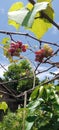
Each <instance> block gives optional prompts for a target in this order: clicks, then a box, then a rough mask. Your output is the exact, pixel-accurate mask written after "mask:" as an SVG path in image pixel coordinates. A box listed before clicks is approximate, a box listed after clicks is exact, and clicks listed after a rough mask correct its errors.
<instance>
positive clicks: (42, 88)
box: [39, 86, 47, 99]
mask: <svg viewBox="0 0 59 130" xmlns="http://www.w3.org/2000/svg"><path fill="white" fill-rule="evenodd" d="M39 93H40V94H39V97H41V98H43V99H47V91H46V88H45V87H43V86H41V88H40V91H39Z"/></svg>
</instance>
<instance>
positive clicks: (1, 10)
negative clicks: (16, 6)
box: [0, 0, 59, 78]
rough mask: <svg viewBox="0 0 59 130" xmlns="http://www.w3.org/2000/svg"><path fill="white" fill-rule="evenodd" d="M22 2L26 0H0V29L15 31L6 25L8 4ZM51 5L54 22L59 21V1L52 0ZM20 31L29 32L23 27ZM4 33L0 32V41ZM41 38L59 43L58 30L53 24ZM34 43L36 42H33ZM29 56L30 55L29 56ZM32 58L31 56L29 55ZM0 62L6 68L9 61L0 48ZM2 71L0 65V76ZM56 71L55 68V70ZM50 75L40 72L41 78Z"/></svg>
mask: <svg viewBox="0 0 59 130" xmlns="http://www.w3.org/2000/svg"><path fill="white" fill-rule="evenodd" d="M19 1H21V2H24V4H26V3H27V2H28V1H27V0H25V1H24V0H10V1H9V0H2V1H1V3H0V30H6V31H16V30H15V28H14V27H12V26H9V25H8V16H7V12H8V10H9V8H10V6H11V5H12V4H13V3H15V2H19ZM52 5H53V9H54V11H55V19H54V20H55V22H57V23H59V1H58V0H53V2H52ZM20 31H21V32H29V31H25V30H23V28H20ZM5 36H6V35H2V34H0V42H1V40H2V38H3V37H5ZM14 38H15V39H17V40H18V38H20V39H21V40H22V41H24V42H25V43H26V42H27V41H28V42H29V43H30V42H33V41H30V40H29V39H28V38H27V41H26V40H25V37H24V36H18V37H15V36H14ZM42 39H43V40H47V41H50V42H56V43H59V31H58V30H57V29H56V28H55V27H54V26H53V27H52V28H51V29H49V31H48V32H47V33H46V34H45V35H44V36H43V38H42ZM35 44H36V43H35ZM29 57H30V56H29ZM31 58H32V57H31ZM56 60H58V57H57V58H56V59H54V61H56ZM0 63H1V64H2V65H6V68H7V66H8V64H9V61H8V59H7V58H6V57H4V55H3V50H2V49H0ZM43 68H44V67H43V66H41V69H43ZM3 71H4V69H2V68H1V67H0V76H2V75H3ZM55 71H56V72H57V70H55ZM46 75H47V76H50V74H49V73H48V72H47V73H44V74H41V76H40V77H41V78H43V77H44V76H46Z"/></svg>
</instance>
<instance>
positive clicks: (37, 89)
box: [30, 86, 39, 101]
mask: <svg viewBox="0 0 59 130" xmlns="http://www.w3.org/2000/svg"><path fill="white" fill-rule="evenodd" d="M38 96H39V86H38V87H36V88H35V90H34V91H33V92H32V94H31V96H30V101H31V100H34V99H36V98H37V97H38Z"/></svg>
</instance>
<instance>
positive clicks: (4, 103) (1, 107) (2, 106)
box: [0, 102, 8, 112]
mask: <svg viewBox="0 0 59 130" xmlns="http://www.w3.org/2000/svg"><path fill="white" fill-rule="evenodd" d="M7 108H8V105H7V104H6V102H1V103H0V109H2V110H4V112H5V111H6V109H7Z"/></svg>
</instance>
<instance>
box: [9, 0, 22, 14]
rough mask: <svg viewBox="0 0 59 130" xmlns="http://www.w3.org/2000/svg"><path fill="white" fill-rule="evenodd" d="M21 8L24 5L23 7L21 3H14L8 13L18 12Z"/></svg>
mask: <svg viewBox="0 0 59 130" xmlns="http://www.w3.org/2000/svg"><path fill="white" fill-rule="evenodd" d="M23 6H24V5H23V3H22V2H16V3H14V4H13V5H12V6H11V7H10V9H9V12H11V11H16V10H19V9H21V8H22V7H23Z"/></svg>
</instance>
